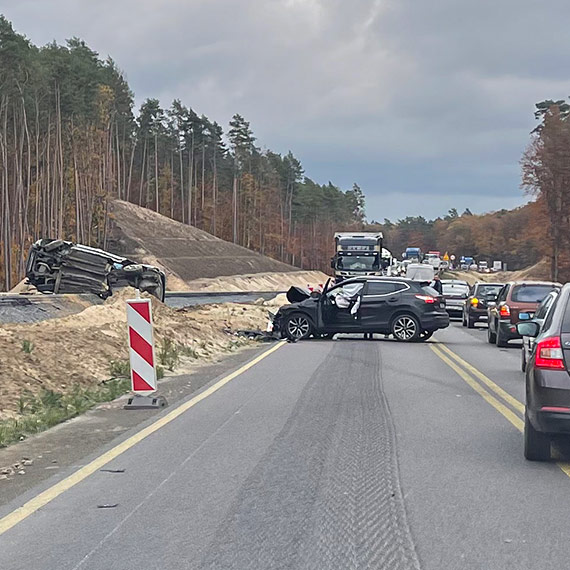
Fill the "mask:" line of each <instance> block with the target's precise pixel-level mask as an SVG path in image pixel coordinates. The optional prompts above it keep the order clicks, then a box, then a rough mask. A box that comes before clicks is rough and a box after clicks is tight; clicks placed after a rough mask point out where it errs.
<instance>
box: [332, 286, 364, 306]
mask: <svg viewBox="0 0 570 570" xmlns="http://www.w3.org/2000/svg"><path fill="white" fill-rule="evenodd" d="M363 287H364V283H363V282H361V281H358V282H356V283H347V284H346V285H342V286H341V287H335V288H334V289H332V290H331V291H329V293H328V294H327V295H328V298H329V299H330V300H331V301H332V302H333V303H334V304H335V305H336V306H337V307H338V308H339V309H348V308H350V306H351V304H352V303H353V302H354V300H355V299H356V297H357V296H358V294H359V293H360V292H361V290H362V288H363Z"/></svg>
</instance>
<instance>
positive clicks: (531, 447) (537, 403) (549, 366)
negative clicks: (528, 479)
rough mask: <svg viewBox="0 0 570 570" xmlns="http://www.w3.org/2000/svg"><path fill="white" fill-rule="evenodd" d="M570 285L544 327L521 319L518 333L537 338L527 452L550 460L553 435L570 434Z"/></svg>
mask: <svg viewBox="0 0 570 570" xmlns="http://www.w3.org/2000/svg"><path fill="white" fill-rule="evenodd" d="M569 299H570V284H566V285H564V287H563V288H562V290H561V291H560V294H559V295H558V296H557V297H556V299H555V300H554V301H553V304H552V306H551V308H550V310H549V311H548V313H547V315H546V320H545V321H544V323H543V325H542V327H541V326H540V324H539V323H537V322H535V321H521V322H520V323H518V325H517V329H518V334H519V335H521V336H526V337H532V338H535V342H534V344H533V347H532V351H531V353H530V357H529V359H528V362H527V366H526V407H525V425H524V454H525V457H526V458H527V459H530V460H533V461H546V460H548V459H550V440H551V438H552V436H553V435H557V434H564V435H570V373H569V370H570V302H569Z"/></svg>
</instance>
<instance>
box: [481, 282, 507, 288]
mask: <svg viewBox="0 0 570 570" xmlns="http://www.w3.org/2000/svg"><path fill="white" fill-rule="evenodd" d="M479 285H491V286H492V287H502V286H503V285H504V283H490V282H489V281H477V283H475V285H474V287H478V286H479Z"/></svg>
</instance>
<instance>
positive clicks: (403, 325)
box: [394, 317, 416, 340]
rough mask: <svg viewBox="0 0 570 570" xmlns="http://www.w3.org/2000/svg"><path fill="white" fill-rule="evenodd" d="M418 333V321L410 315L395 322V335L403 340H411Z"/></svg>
mask: <svg viewBox="0 0 570 570" xmlns="http://www.w3.org/2000/svg"><path fill="white" fill-rule="evenodd" d="M415 334H416V323H415V321H414V320H413V319H411V318H410V317H400V318H399V319H398V320H397V321H396V323H395V324H394V335H395V336H396V337H397V338H399V339H401V340H410V339H411V338H412V337H413V336H414V335H415Z"/></svg>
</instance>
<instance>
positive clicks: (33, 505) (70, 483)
mask: <svg viewBox="0 0 570 570" xmlns="http://www.w3.org/2000/svg"><path fill="white" fill-rule="evenodd" d="M284 344H285V342H279V343H278V344H277V345H276V346H273V347H272V348H270V349H269V350H266V351H265V352H264V353H262V354H260V355H259V356H257V357H256V358H254V359H253V360H252V361H250V362H248V363H247V364H244V365H243V366H242V367H241V368H239V369H238V370H236V371H235V372H232V373H231V374H228V376H225V377H224V378H222V379H221V380H219V381H218V382H216V383H215V384H213V385H212V386H210V387H209V388H208V389H207V390H204V391H203V392H202V393H200V394H198V395H197V396H195V397H194V398H192V399H191V400H188V401H187V402H185V403H184V404H181V405H180V406H178V407H177V408H174V409H173V410H172V411H171V412H169V413H168V414H166V415H164V416H162V417H161V418H159V419H158V420H156V421H155V422H153V423H152V424H150V425H149V426H147V427H146V428H144V429H142V430H141V431H139V432H138V433H136V434H134V435H132V436H131V437H129V438H128V439H126V440H125V441H123V442H122V443H119V444H118V445H116V446H115V447H113V449H110V450H109V451H107V452H105V453H103V455H100V456H99V457H97V458H96V459H94V460H93V461H91V463H88V464H87V465H85V466H83V467H81V469H78V470H77V471H76V472H75V473H72V474H71V475H70V476H69V477H66V478H65V479H63V480H62V481H60V482H59V483H56V484H55V485H53V486H52V487H50V488H49V489H46V490H45V491H43V492H42V493H40V494H39V495H37V496H36V497H34V498H33V499H30V500H29V501H28V502H27V503H25V504H24V505H22V506H21V507H19V508H18V509H16V510H15V511H12V512H11V513H10V514H8V515H6V516H5V517H3V518H1V519H0V535H2V534H4V533H5V532H6V531H7V530H10V529H11V528H12V527H14V526H16V525H17V524H18V523H20V522H22V521H23V520H24V519H26V518H28V517H29V516H30V515H32V514H33V513H35V512H36V511H37V510H39V509H41V508H42V507H44V506H45V505H47V504H48V503H50V502H51V501H53V500H54V499H55V498H56V497H59V495H61V494H62V493H64V492H65V491H67V490H69V489H71V488H72V487H74V486H75V485H77V484H78V483H80V482H81V481H83V480H84V479H86V478H87V477H89V476H90V475H92V474H93V473H95V472H96V471H98V470H99V469H101V468H102V467H104V466H105V465H107V463H109V462H110V461H112V460H113V459H115V458H117V457H119V455H121V454H123V453H125V451H127V450H129V449H131V447H134V446H135V445H136V444H137V443H139V442H141V441H142V440H143V439H145V438H146V437H148V436H149V435H151V434H153V433H154V432H156V431H158V430H159V429H161V428H163V427H164V426H165V425H167V424H169V423H170V422H172V421H173V420H175V419H176V418H177V417H179V416H181V415H182V414H183V413H184V412H186V411H188V410H189V409H190V408H192V407H193V406H195V405H196V404H198V403H199V402H201V401H202V400H205V399H206V398H207V397H208V396H211V395H212V394H213V393H214V392H217V391H218V390H219V389H220V388H221V387H222V386H225V385H226V384H227V383H228V382H231V381H232V380H233V379H234V378H237V377H238V376H240V375H241V374H243V373H244V372H246V371H247V370H249V369H250V368H252V367H253V366H255V365H256V364H257V363H258V362H260V361H261V360H263V359H264V358H267V357H268V356H269V355H270V354H272V353H273V352H275V351H276V350H278V349H279V348H281V347H282V346H283V345H284Z"/></svg>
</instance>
